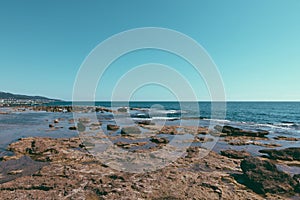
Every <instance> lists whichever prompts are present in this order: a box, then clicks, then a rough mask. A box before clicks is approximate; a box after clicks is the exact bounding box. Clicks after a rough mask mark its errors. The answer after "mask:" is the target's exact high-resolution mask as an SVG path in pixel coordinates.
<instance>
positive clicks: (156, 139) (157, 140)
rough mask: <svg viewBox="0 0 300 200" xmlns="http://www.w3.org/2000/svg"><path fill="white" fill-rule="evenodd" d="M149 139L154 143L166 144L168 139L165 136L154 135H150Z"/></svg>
mask: <svg viewBox="0 0 300 200" xmlns="http://www.w3.org/2000/svg"><path fill="white" fill-rule="evenodd" d="M150 141H151V142H154V143H156V144H168V143H169V140H168V139H167V138H161V137H156V136H153V137H151V139H150Z"/></svg>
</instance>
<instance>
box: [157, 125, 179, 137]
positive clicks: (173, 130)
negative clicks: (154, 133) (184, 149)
mask: <svg viewBox="0 0 300 200" xmlns="http://www.w3.org/2000/svg"><path fill="white" fill-rule="evenodd" d="M159 133H161V134H170V135H175V134H177V133H178V131H177V126H163V127H162V129H161V130H160V131H159Z"/></svg>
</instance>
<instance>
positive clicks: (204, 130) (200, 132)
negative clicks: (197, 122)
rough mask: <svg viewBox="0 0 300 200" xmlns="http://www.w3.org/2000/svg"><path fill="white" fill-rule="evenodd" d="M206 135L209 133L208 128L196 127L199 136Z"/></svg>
mask: <svg viewBox="0 0 300 200" xmlns="http://www.w3.org/2000/svg"><path fill="white" fill-rule="evenodd" d="M208 133H209V130H208V128H205V127H198V134H201V135H207V134H208Z"/></svg>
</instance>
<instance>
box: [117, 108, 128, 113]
mask: <svg viewBox="0 0 300 200" xmlns="http://www.w3.org/2000/svg"><path fill="white" fill-rule="evenodd" d="M127 111H128V109H127V108H125V107H123V108H118V112H127Z"/></svg>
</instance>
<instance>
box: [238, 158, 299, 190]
mask: <svg viewBox="0 0 300 200" xmlns="http://www.w3.org/2000/svg"><path fill="white" fill-rule="evenodd" d="M241 169H242V170H243V173H244V175H245V177H246V180H245V181H246V182H245V184H246V185H247V186H248V187H250V188H251V189H253V190H254V191H255V192H257V193H260V194H265V193H272V194H280V193H282V194H287V193H292V192H294V190H295V188H296V187H297V185H298V183H297V181H295V180H294V179H293V178H292V177H291V176H290V175H289V174H287V173H285V172H282V171H279V170H278V169H277V167H276V165H275V164H273V163H271V162H270V161H268V160H261V159H259V158H254V157H247V158H245V159H244V160H243V161H242V162H241Z"/></svg>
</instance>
